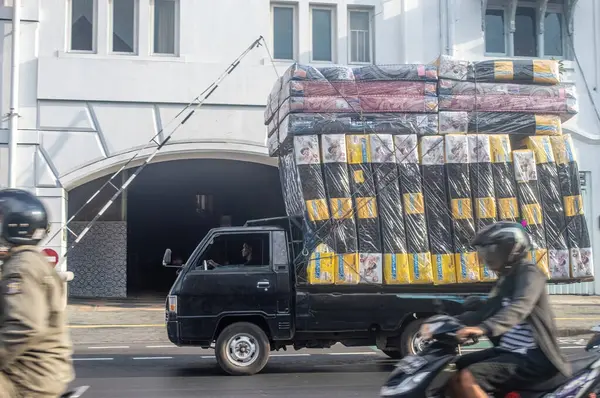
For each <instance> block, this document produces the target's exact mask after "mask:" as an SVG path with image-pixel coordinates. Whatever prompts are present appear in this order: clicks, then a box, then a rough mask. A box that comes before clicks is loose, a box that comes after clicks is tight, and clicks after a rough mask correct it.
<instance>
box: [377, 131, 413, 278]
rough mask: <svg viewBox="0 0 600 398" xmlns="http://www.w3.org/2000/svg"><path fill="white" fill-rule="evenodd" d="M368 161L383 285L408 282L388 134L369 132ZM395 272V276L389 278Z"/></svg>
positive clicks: (390, 142) (406, 261)
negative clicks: (377, 218) (372, 178)
mask: <svg viewBox="0 0 600 398" xmlns="http://www.w3.org/2000/svg"><path fill="white" fill-rule="evenodd" d="M369 137H370V140H371V145H370V147H371V162H372V163H373V164H372V168H373V174H374V175H375V187H376V191H377V204H378V208H379V214H380V221H381V238H382V243H383V245H382V247H383V275H384V277H383V278H384V281H385V283H386V284H390V283H409V282H417V283H418V282H420V281H410V279H409V272H408V256H407V251H406V233H405V229H404V214H403V211H402V197H401V195H400V187H399V185H398V177H399V176H398V168H397V166H396V157H395V151H394V140H393V138H392V136H391V135H390V134H371V135H370V136H369ZM392 275H395V276H396V278H391V276H392Z"/></svg>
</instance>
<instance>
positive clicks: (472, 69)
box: [437, 55, 560, 84]
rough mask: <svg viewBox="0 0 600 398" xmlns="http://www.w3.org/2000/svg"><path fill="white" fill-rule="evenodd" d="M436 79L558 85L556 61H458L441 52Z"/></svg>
mask: <svg viewBox="0 0 600 398" xmlns="http://www.w3.org/2000/svg"><path fill="white" fill-rule="evenodd" d="M437 65H438V75H439V78H440V79H452V80H473V81H477V82H507V81H511V82H522V83H537V84H558V83H559V82H560V74H559V67H558V62H557V61H554V60H546V59H523V60H500V59H498V60H486V61H478V62H470V61H462V60H458V59H455V58H453V57H450V56H448V55H442V56H441V57H440V58H439V59H438V61H437Z"/></svg>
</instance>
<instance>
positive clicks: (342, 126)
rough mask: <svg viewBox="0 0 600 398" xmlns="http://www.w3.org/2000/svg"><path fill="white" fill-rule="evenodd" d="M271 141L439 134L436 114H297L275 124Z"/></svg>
mask: <svg viewBox="0 0 600 398" xmlns="http://www.w3.org/2000/svg"><path fill="white" fill-rule="evenodd" d="M268 130H269V137H271V136H273V135H275V134H277V133H278V135H279V137H278V140H279V143H280V144H285V143H286V142H288V141H290V140H291V139H292V137H293V136H294V135H302V134H351V133H356V134H360V133H365V132H368V133H381V134H418V135H434V134H437V132H438V115H437V114H436V113H423V114H416V113H363V114H357V113H355V112H354V113H352V112H351V113H305V114H302V113H293V114H290V115H288V116H287V117H286V118H285V119H284V121H283V122H282V123H281V124H280V125H279V126H277V125H276V124H275V123H274V122H271V123H270V124H269V127H268Z"/></svg>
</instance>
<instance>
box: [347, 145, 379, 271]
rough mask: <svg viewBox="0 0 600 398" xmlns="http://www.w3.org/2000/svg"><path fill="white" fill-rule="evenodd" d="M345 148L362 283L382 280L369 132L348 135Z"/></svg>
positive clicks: (377, 211)
mask: <svg viewBox="0 0 600 398" xmlns="http://www.w3.org/2000/svg"><path fill="white" fill-rule="evenodd" d="M346 150H347V154H348V169H349V171H350V190H351V192H352V197H353V198H354V205H355V209H356V210H355V213H356V227H357V231H358V252H359V273H360V282H361V283H381V282H382V279H383V256H382V250H381V249H382V247H381V243H382V242H381V227H380V219H379V209H378V207H377V197H376V196H377V193H376V191H375V179H374V178H373V170H372V168H371V148H370V138H369V135H368V134H356V135H347V136H346Z"/></svg>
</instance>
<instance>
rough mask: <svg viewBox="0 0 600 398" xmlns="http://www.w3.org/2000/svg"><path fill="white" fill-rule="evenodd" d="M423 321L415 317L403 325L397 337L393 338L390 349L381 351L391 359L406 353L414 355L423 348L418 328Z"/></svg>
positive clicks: (400, 357) (399, 357) (398, 357)
mask: <svg viewBox="0 0 600 398" xmlns="http://www.w3.org/2000/svg"><path fill="white" fill-rule="evenodd" d="M423 322H425V320H424V319H415V320H414V321H412V322H410V323H409V324H408V325H406V326H405V327H404V330H402V333H401V334H400V336H399V337H396V338H394V340H393V343H392V347H393V348H396V349H395V350H394V349H391V350H383V353H384V354H385V355H387V356H388V357H390V358H392V359H402V358H404V357H405V356H407V355H416V354H418V353H419V352H421V351H422V350H423V348H424V346H423V341H422V339H421V335H420V334H419V330H420V329H421V325H422V324H423Z"/></svg>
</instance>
